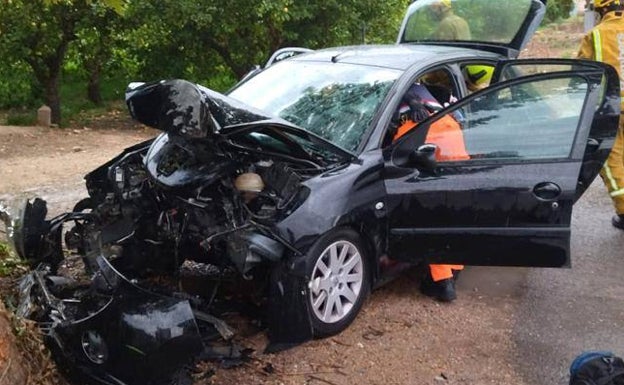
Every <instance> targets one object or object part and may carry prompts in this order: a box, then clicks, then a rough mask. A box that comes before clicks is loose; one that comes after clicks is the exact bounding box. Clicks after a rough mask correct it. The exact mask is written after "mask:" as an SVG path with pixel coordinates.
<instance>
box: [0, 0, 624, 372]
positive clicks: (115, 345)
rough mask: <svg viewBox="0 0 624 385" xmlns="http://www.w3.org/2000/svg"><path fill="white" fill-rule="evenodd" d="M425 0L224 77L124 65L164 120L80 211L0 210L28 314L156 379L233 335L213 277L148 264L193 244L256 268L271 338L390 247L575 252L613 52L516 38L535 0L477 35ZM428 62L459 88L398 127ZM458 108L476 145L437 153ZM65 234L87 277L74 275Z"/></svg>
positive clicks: (70, 345) (515, 5) (606, 142)
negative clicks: (342, 38) (375, 24)
mask: <svg viewBox="0 0 624 385" xmlns="http://www.w3.org/2000/svg"><path fill="white" fill-rule="evenodd" d="M431 3H432V2H431V1H417V2H415V3H414V4H413V5H412V6H411V7H410V11H409V12H408V16H407V18H406V21H405V22H404V24H403V27H402V32H401V37H400V41H401V43H402V44H397V45H393V46H355V47H340V48H333V49H325V50H320V51H315V52H309V53H304V54H301V55H297V56H294V57H292V58H289V59H287V60H283V61H280V62H279V63H276V64H273V65H271V66H268V67H267V68H265V69H263V70H261V71H258V72H257V73H254V74H253V75H252V76H249V77H247V78H246V79H245V80H244V81H243V82H241V84H239V85H237V86H236V87H235V88H234V89H233V90H231V91H230V92H229V93H228V95H227V96H226V95H222V94H219V93H216V92H214V91H211V90H209V89H206V88H204V87H202V86H199V85H196V84H193V83H190V82H187V81H184V80H168V81H159V82H155V83H147V84H134V85H131V86H130V87H129V89H128V91H127V94H126V95H127V104H128V108H129V111H130V114H131V115H132V116H133V117H134V118H135V119H136V120H138V121H139V122H141V123H144V124H146V125H148V126H151V127H155V128H158V129H160V130H162V131H163V133H162V134H161V135H159V136H158V137H157V138H155V139H153V140H150V141H147V142H145V143H141V144H138V145H135V146H133V147H130V148H128V149H126V150H125V151H124V152H123V153H122V154H120V155H119V156H117V157H116V158H114V159H112V160H110V161H109V162H107V163H106V164H104V165H102V166H101V167H99V168H97V169H96V170H94V171H92V172H91V173H89V174H88V175H87V176H86V177H85V179H86V185H87V190H88V193H89V197H88V198H85V199H84V200H82V201H80V202H78V203H77V204H76V206H75V208H74V210H73V211H72V212H70V213H66V214H62V215H60V216H57V217H55V218H52V219H46V212H47V208H46V205H45V202H44V201H42V200H40V199H36V200H31V201H29V202H27V203H26V204H24V205H23V206H22V207H21V208H20V209H19V210H18V211H13V212H10V210H8V209H5V210H0V213H4V214H2V216H3V217H4V219H5V221H6V222H7V225H8V227H9V230H10V233H11V236H12V239H13V241H14V244H15V247H16V250H17V251H18V253H19V255H20V256H22V257H23V258H25V259H26V260H27V261H29V263H30V265H31V266H32V268H33V272H32V273H31V274H30V275H29V276H27V277H26V278H25V279H24V280H23V281H22V287H21V292H22V303H21V304H20V308H19V309H18V310H19V313H20V314H21V315H23V316H26V317H29V318H33V319H36V320H39V321H40V322H42V325H43V327H44V330H45V331H46V332H47V335H48V338H49V340H50V341H51V342H50V345H51V346H53V348H54V349H56V351H58V352H59V354H58V355H59V356H62V357H65V359H66V360H69V361H70V362H72V363H73V367H75V368H77V369H78V371H80V372H82V373H86V374H87V375H88V376H90V377H91V378H94V379H96V380H97V381H99V382H101V383H110V384H120V383H150V382H156V381H157V380H159V379H161V380H162V379H163V378H168V377H167V376H169V374H170V373H171V368H172V367H177V366H178V365H180V364H182V363H183V362H186V360H188V358H189V357H192V356H194V355H196V354H199V352H201V351H202V350H203V349H205V345H206V344H205V343H204V340H203V337H202V330H203V329H204V328H206V327H208V326H209V327H212V328H214V329H216V330H217V332H218V334H219V335H220V336H221V337H223V338H224V339H227V338H230V337H231V330H229V328H228V326H227V325H226V324H224V323H223V322H222V321H221V320H220V319H218V318H217V317H214V316H213V315H211V311H212V310H211V309H212V308H211V305H212V301H211V299H210V298H207V299H206V300H196V299H195V298H191V296H185V294H184V293H180V291H179V290H176V289H175V288H174V289H171V290H168V291H167V290H161V289H158V288H156V286H158V285H154V282H153V280H151V277H154V276H159V275H163V274H164V275H169V276H174V277H175V276H176V275H178V274H179V271H180V266H183V264H184V263H185V261H194V262H197V263H200V264H202V265H203V266H209V267H210V270H211V271H212V272H213V273H212V275H213V276H216V277H217V279H223V280H226V279H230V277H231V276H232V275H236V276H237V277H238V278H239V279H242V280H245V281H249V282H254V283H255V284H256V285H255V288H256V289H254V290H258V292H259V294H261V296H263V297H264V298H266V303H265V310H266V315H265V320H266V324H267V327H268V330H269V337H270V339H271V346H270V348H272V349H280V348H284V347H288V346H290V345H292V344H295V343H298V342H301V341H304V340H306V339H309V338H312V337H317V336H327V335H331V334H335V333H338V332H340V331H341V330H343V329H344V328H346V327H347V326H348V325H349V324H350V323H351V322H352V321H353V319H354V318H355V316H356V315H357V313H358V311H359V310H360V308H361V306H362V304H363V301H364V300H365V298H366V296H367V294H368V293H369V291H370V290H371V289H372V288H374V287H375V286H377V285H379V284H381V283H382V282H384V280H385V278H386V277H387V276H388V274H390V273H392V272H393V271H394V268H395V267H396V266H397V263H398V264H400V263H407V264H415V263H419V262H444V263H463V264H470V265H509V266H543V267H546V266H549V267H560V266H568V265H569V263H570V258H569V255H570V253H569V241H570V219H571V212H572V206H573V204H574V202H575V201H576V200H577V199H578V198H579V197H580V196H581V195H582V193H583V192H584V191H585V189H586V188H587V187H588V186H589V184H590V183H591V182H592V180H593V179H594V178H595V176H596V175H597V173H598V171H599V169H600V168H601V166H602V163H603V162H604V160H605V159H606V157H607V155H608V153H609V151H610V148H611V146H612V143H613V140H614V137H615V133H616V130H617V125H618V119H619V114H620V110H619V108H620V107H619V106H620V99H619V80H618V76H617V73H616V72H615V70H614V69H613V68H611V67H609V66H606V65H603V64H601V63H597V62H590V61H581V60H564V59H559V60H555V59H539V60H516V59H514V58H515V57H516V56H517V54H518V52H519V51H520V49H521V48H522V47H523V45H524V44H525V43H526V42H527V41H528V38H529V37H530V34H531V33H532V32H533V31H534V30H535V28H536V27H537V25H538V24H539V22H540V20H541V18H542V16H543V14H544V8H545V6H544V3H543V2H541V1H537V0H522V1H518V0H513V1H500V2H497V6H496V7H494V6H492V7H489V8H493V9H495V10H496V11H497V12H499V15H500V14H505V13H504V11H505V9H506V7H508V8H510V10H509V13H511V14H512V15H513V16H514V17H512V18H510V20H508V25H507V26H506V29H505V33H504V34H503V35H502V36H496V39H494V40H493V39H492V38H491V36H489V35H486V34H485V33H484V32H482V33H479V31H481V29H480V28H482V26H483V25H484V23H483V21H484V19H481V20H469V21H468V22H469V25H470V28H471V29H472V38H471V40H466V41H437V40H432V39H430V38H428V37H427V36H429V34H428V33H429V32H430V31H428V30H427V29H426V28H424V27H422V26H426V25H427V24H426V22H424V21H423V20H424V18H425V17H426V15H427V14H428V13H427V12H426V8H427V7H428V6H429V5H430V4H431ZM453 4H454V6H457V9H458V10H459V9H461V6H462V5H464V6H466V7H468V6H470V4H475V2H472V1H466V0H464V1H462V0H457V1H455V2H454V3H453ZM489 4H491V2H490V3H489ZM511 11H513V12H511ZM518 15H520V16H521V17H518ZM483 17H484V18H486V17H487V15H483ZM412 18H416V21H418V22H412V21H410V20H412ZM485 24H486V23H485ZM410 26H413V27H410ZM514 27H515V28H514ZM410 28H412V29H410ZM421 29H422V30H421ZM475 64H479V65H490V66H493V67H495V69H494V72H493V77H492V81H491V84H490V86H489V87H488V88H486V89H483V90H481V91H478V92H475V93H472V94H471V93H470V92H469V90H468V89H467V88H466V86H465V79H464V78H463V76H464V75H463V74H464V71H462V70H463V69H464V68H465V67H466V66H468V65H475ZM432 78H434V79H436V83H435V84H429V88H430V90H431V92H432V93H434V94H435V96H436V97H437V98H438V99H439V100H440V102H441V104H444V105H446V107H445V108H444V109H442V110H441V111H438V112H436V113H435V114H433V115H432V116H430V117H429V118H428V119H426V120H425V121H423V122H421V123H420V124H419V125H418V127H417V129H415V130H413V131H412V132H410V133H408V134H406V135H404V136H403V137H401V138H400V139H399V140H396V141H394V140H393V137H394V130H395V129H396V127H397V122H396V115H397V114H396V111H397V109H398V107H399V105H400V103H401V99H402V96H403V95H404V94H405V92H406V91H407V90H408V88H409V87H410V86H411V85H412V84H413V83H414V82H422V83H424V82H425V81H426V80H431V79H432ZM447 116H453V119H455V120H457V121H458V122H459V123H460V124H461V128H462V135H463V140H464V142H465V147H466V151H467V153H468V158H467V159H462V160H451V161H436V159H435V154H436V152H439V151H444V148H441V147H443V146H442V145H436V143H428V142H427V141H426V138H427V132H428V130H429V129H430V128H431V126H432V124H434V123H435V122H436V121H438V120H439V119H443V118H444V117H447ZM67 253H71V254H72V255H78V256H80V258H81V260H82V263H83V265H84V270H85V271H86V272H87V273H88V275H89V279H87V280H85V281H84V282H78V281H76V280H70V279H67V278H63V276H62V274H60V273H59V271H61V270H63V269H65V268H66V267H65V266H64V263H65V261H66V255H67ZM205 297H211V295H210V294H208V295H207V296H205ZM204 324H206V325H208V326H206V325H204ZM202 325H204V326H202ZM172 352H175V353H173V356H175V357H176V360H175V361H171V362H169V361H167V360H169V359H170V357H172ZM163 362H169V365H163V364H162V363H163ZM153 368H159V370H152V369H153Z"/></svg>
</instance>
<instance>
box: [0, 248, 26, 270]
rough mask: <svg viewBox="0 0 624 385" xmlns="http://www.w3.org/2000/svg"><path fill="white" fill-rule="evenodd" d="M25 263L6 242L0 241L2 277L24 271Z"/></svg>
mask: <svg viewBox="0 0 624 385" xmlns="http://www.w3.org/2000/svg"><path fill="white" fill-rule="evenodd" d="M24 269H25V265H24V263H22V262H21V261H20V260H19V259H18V258H17V257H16V256H15V255H14V254H13V253H12V252H11V248H10V247H9V245H8V244H6V243H5V242H1V241H0V277H10V276H15V275H18V274H21V273H23V272H24Z"/></svg>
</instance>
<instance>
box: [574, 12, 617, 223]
mask: <svg viewBox="0 0 624 385" xmlns="http://www.w3.org/2000/svg"><path fill="white" fill-rule="evenodd" d="M604 2H605V1H604V0H603V3H604ZM598 3H600V1H597V2H596V5H598ZM610 3H618V1H612V2H610ZM623 3H624V2H623ZM578 57H579V58H583V59H591V60H596V61H600V62H604V63H608V64H610V65H612V66H613V67H614V68H615V69H616V70H617V71H618V74H619V76H620V89H621V92H622V93H623V94H622V95H624V71H622V67H623V66H624V14H623V12H622V11H619V10H618V11H610V12H608V13H606V14H604V15H603V17H602V20H601V22H600V23H599V24H598V25H597V26H596V27H594V29H592V31H590V32H589V33H588V34H587V35H586V36H585V37H584V38H583V41H582V43H581V47H580V49H579V52H578ZM622 100H623V103H622V107H624V99H622ZM623 130H624V118H623V117H622V115H620V125H619V129H618V132H617V135H616V137H615V143H614V145H613V149H612V150H611V153H610V154H609V157H608V159H607V162H606V163H605V165H604V167H603V168H602V170H601V171H600V176H601V177H602V180H603V181H604V183H605V185H606V186H607V189H608V191H609V194H610V195H611V198H612V199H613V203H614V205H615V211H616V214H618V216H617V217H614V219H613V225H614V226H616V227H620V226H619V225H618V224H617V222H618V221H619V220H621V218H619V219H618V217H624V133H623ZM620 224H621V225H624V223H622V222H620ZM620 228H624V227H620Z"/></svg>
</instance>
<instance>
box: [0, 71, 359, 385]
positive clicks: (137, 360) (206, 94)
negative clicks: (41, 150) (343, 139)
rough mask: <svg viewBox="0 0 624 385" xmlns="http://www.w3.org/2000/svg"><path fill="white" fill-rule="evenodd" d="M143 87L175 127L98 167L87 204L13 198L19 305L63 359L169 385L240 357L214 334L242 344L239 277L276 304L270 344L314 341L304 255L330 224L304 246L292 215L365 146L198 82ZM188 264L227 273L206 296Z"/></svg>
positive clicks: (253, 293) (139, 102)
mask: <svg viewBox="0 0 624 385" xmlns="http://www.w3.org/2000/svg"><path fill="white" fill-rule="evenodd" d="M127 95H128V100H127V102H128V106H129V109H130V111H131V114H132V115H133V117H134V118H135V119H137V120H139V121H141V122H143V123H145V124H148V125H151V126H152V127H156V128H159V129H161V130H162V131H164V132H163V133H162V134H161V135H159V136H158V137H157V138H155V139H153V140H149V141H146V142H143V143H139V144H137V145H135V146H133V147H130V148H127V149H126V150H125V151H124V152H122V153H121V154H120V155H118V156H117V157H115V158H113V159H111V160H110V161H108V162H107V163H105V164H103V165H102V166H100V167H98V168H97V169H95V170H93V171H92V172H90V173H89V174H87V175H86V177H85V179H86V187H87V190H88V193H89V196H88V198H85V199H83V200H81V201H79V202H77V203H76V205H75V206H74V208H73V210H72V211H71V212H67V213H63V214H60V215H58V216H56V217H53V218H51V219H47V218H46V217H47V214H48V213H47V207H46V202H45V201H44V200H41V199H39V198H37V199H34V200H29V201H26V202H24V203H23V204H22V205H21V206H20V207H18V208H17V209H12V210H9V209H8V208H6V207H4V206H0V219H2V220H3V221H4V222H5V223H6V227H7V233H8V235H9V237H10V239H11V240H12V243H13V245H14V247H15V250H16V252H17V253H18V255H19V256H20V257H21V258H23V259H24V260H25V261H27V262H28V264H29V266H30V268H31V270H32V271H31V272H30V273H29V274H28V275H27V276H25V277H24V278H23V280H22V282H21V284H20V293H21V295H20V304H19V308H18V314H19V315H20V316H21V317H24V318H28V319H32V320H35V321H37V322H39V323H40V325H41V326H42V330H43V331H44V334H45V336H46V341H47V345H48V346H49V347H50V349H51V350H52V351H53V354H54V357H55V358H56V359H57V361H59V362H61V363H62V364H63V366H65V367H66V368H69V369H70V371H71V372H73V373H78V374H79V375H83V376H87V377H89V378H92V379H95V380H96V381H98V382H100V383H105V384H124V383H127V384H147V383H160V382H164V383H167V381H169V380H168V379H169V378H171V376H173V375H175V372H176V371H177V370H179V369H180V368H181V367H183V366H184V364H185V363H188V362H191V361H192V359H193V358H194V357H204V358H206V357H208V358H210V357H215V356H216V357H221V358H227V357H223V355H220V354H217V353H215V352H216V351H217V352H218V349H217V348H218V343H217V344H215V343H214V342H215V338H214V337H215V336H216V337H217V339H219V340H220V342H223V341H231V340H232V336H233V331H232V330H231V329H230V328H229V327H228V326H227V324H225V322H224V321H222V320H221V319H220V318H218V317H220V315H221V314H223V313H227V308H228V305H227V304H224V301H225V299H224V298H229V297H231V296H229V294H230V292H228V291H227V290H224V289H223V287H224V286H228V285H232V286H237V285H240V286H241V287H244V288H243V289H240V288H238V289H236V290H237V295H238V294H241V293H242V294H245V295H247V296H248V297H250V300H249V302H251V303H253V304H254V306H256V307H257V308H261V309H262V310H261V311H259V312H258V314H257V315H256V316H257V319H258V320H259V324H260V325H262V326H263V327H266V329H267V330H268V334H269V338H270V345H269V346H268V347H267V350H268V351H277V350H281V349H284V348H288V347H290V346H293V345H295V344H298V343H301V342H303V341H306V340H309V339H311V338H312V337H313V332H312V330H313V329H312V324H311V319H310V315H309V314H310V309H308V307H309V303H308V302H309V301H307V300H306V298H307V296H308V295H309V292H308V283H309V277H306V276H305V274H306V273H305V272H304V271H303V270H302V269H297V268H295V266H298V265H297V264H296V263H294V261H295V260H297V259H301V257H302V256H303V255H304V254H303V253H304V252H305V250H300V249H305V247H303V248H302V247H301V245H310V244H312V243H313V241H314V239H315V238H316V237H318V235H319V234H321V233H322V232H324V231H327V230H328V229H327V228H324V227H323V226H326V225H319V224H318V223H315V222H311V223H310V224H307V223H306V224H303V225H301V226H310V227H311V228H313V229H314V232H312V233H306V231H299V233H298V234H299V235H298V237H299V238H301V237H303V238H304V239H303V241H302V242H300V243H299V246H297V247H295V246H294V245H295V244H297V241H298V239H297V238H296V237H294V236H293V233H290V232H288V231H287V230H284V229H283V228H282V229H281V230H279V229H280V226H279V224H280V223H281V222H282V221H284V220H285V219H287V218H289V217H291V215H292V214H293V213H294V212H296V211H297V209H298V208H299V207H301V205H302V204H303V203H304V202H305V201H306V200H307V199H308V197H309V195H310V189H309V188H308V187H307V186H306V181H307V180H309V179H311V178H314V177H316V176H319V175H321V174H323V173H325V172H328V171H332V170H338V169H341V168H344V167H346V166H347V165H348V164H349V162H350V161H351V160H352V158H351V155H350V154H348V153H346V152H344V151H343V150H340V149H339V148H336V147H335V146H333V145H331V144H330V143H328V142H325V141H323V140H322V139H320V138H318V137H315V136H314V135H311V134H309V133H306V132H305V131H303V130H300V129H298V128H297V127H294V126H292V125H290V126H289V125H288V124H287V123H285V122H282V121H279V120H272V119H270V118H268V117H265V116H262V115H259V114H258V113H256V112H252V111H249V110H247V109H245V108H242V107H240V106H238V105H236V102H235V101H232V100H228V99H227V98H226V97H224V96H223V95H219V94H216V93H214V92H212V91H210V90H207V89H204V88H199V87H198V86H196V85H193V84H191V83H188V82H185V81H169V82H160V83H154V84H150V85H145V86H142V87H139V88H138V89H133V90H132V91H131V92H129V93H128V94H127ZM301 226H300V227H301ZM298 230H301V229H298ZM187 264H196V265H200V266H203V267H205V268H206V269H207V270H209V271H211V276H210V277H201V276H200V277H199V281H200V282H201V283H200V286H201V287H200V288H199V289H198V290H194V291H193V290H189V289H187V288H185V287H184V286H185V284H187V283H188V282H185V277H184V271H185V269H186V270H188V267H187V266H186V265H187ZM300 265H301V264H299V266H300ZM163 279H164V280H166V281H168V283H167V284H166V285H155V284H154V282H158V281H159V280H163ZM147 288H149V289H147ZM220 293H225V295H223V294H220ZM215 314H216V316H215ZM209 336H212V337H210V338H209ZM215 349H216V350H215ZM229 351H230V352H232V350H231V349H230V350H229ZM237 351H240V350H237ZM202 353H203V354H202ZM227 355H228V354H226V356H227Z"/></svg>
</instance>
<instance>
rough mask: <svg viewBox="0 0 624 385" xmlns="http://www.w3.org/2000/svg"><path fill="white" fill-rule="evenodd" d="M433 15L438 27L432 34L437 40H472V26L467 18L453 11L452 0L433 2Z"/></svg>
mask: <svg viewBox="0 0 624 385" xmlns="http://www.w3.org/2000/svg"><path fill="white" fill-rule="evenodd" d="M430 7H431V8H430V9H431V15H432V16H433V18H434V20H435V21H438V22H439V24H438V27H437V28H436V30H435V32H434V33H433V35H432V36H431V37H432V38H433V39H436V40H470V28H469V27H468V23H466V20H464V19H462V18H461V17H459V16H457V15H456V14H454V13H453V8H452V6H451V0H439V1H438V2H436V3H433V4H431V6H430Z"/></svg>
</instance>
